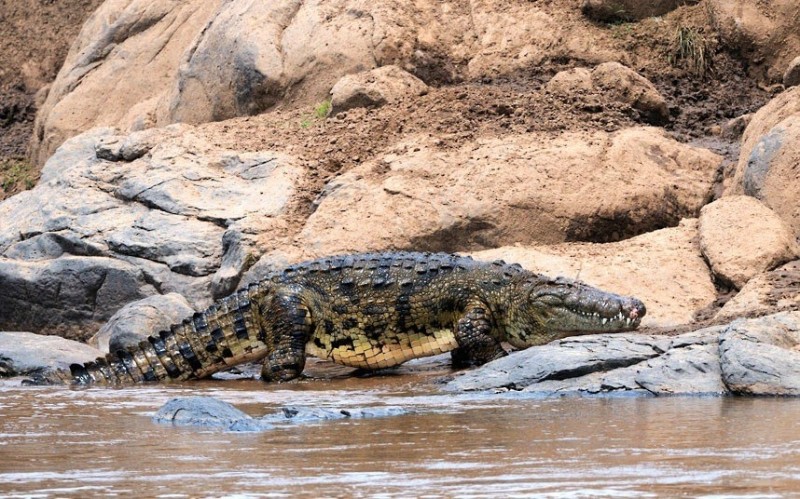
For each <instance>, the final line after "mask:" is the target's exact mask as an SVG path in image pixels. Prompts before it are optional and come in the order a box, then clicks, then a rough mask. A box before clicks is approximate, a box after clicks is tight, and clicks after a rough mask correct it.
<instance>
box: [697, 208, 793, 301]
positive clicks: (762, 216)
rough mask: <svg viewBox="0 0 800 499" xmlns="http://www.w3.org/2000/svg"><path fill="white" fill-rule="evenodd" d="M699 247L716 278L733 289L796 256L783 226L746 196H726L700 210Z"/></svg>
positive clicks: (787, 228) (769, 211)
mask: <svg viewBox="0 0 800 499" xmlns="http://www.w3.org/2000/svg"><path fill="white" fill-rule="evenodd" d="M700 247H701V249H702V251H703V256H705V258H706V259H707V260H708V262H709V264H710V265H711V270H712V271H713V272H714V274H715V275H716V276H717V278H719V279H720V280H721V281H723V282H725V283H729V284H732V285H733V286H735V287H736V288H737V289H741V287H742V286H744V285H745V284H746V283H747V281H748V280H750V278H752V277H753V276H755V275H756V274H760V273H762V272H765V271H767V270H772V269H774V268H775V267H777V266H779V265H782V264H784V263H786V262H788V261H790V260H794V259H795V258H797V257H798V256H800V248H798V245H797V242H796V241H795V238H794V234H792V232H791V230H790V229H789V227H788V226H787V225H786V223H785V222H784V221H783V220H781V219H780V218H779V217H778V216H777V215H776V214H775V213H774V212H773V211H772V210H770V209H769V208H767V207H766V206H764V205H763V204H762V203H760V202H759V201H758V200H757V199H755V198H752V197H749V196H728V197H724V198H722V199H719V200H717V201H715V202H713V203H711V204H709V205H706V206H704V207H703V209H702V210H701V211H700Z"/></svg>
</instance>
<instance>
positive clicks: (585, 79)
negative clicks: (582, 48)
mask: <svg viewBox="0 0 800 499" xmlns="http://www.w3.org/2000/svg"><path fill="white" fill-rule="evenodd" d="M545 89H546V90H547V91H548V92H551V93H554V94H557V95H560V96H562V97H567V96H573V95H575V94H578V93H580V92H591V91H592V90H593V89H594V85H593V84H592V72H591V71H589V70H588V69H586V68H572V69H567V70H566V71H560V72H558V73H556V74H555V76H553V77H552V78H550V81H548V82H547V84H546V85H545Z"/></svg>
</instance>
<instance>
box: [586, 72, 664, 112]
mask: <svg viewBox="0 0 800 499" xmlns="http://www.w3.org/2000/svg"><path fill="white" fill-rule="evenodd" d="M592 84H593V85H594V86H595V87H597V88H598V89H601V90H603V91H605V92H607V93H609V94H610V95H611V96H613V98H614V99H616V100H618V101H620V102H624V103H626V104H628V105H630V106H631V107H632V108H634V109H636V110H637V111H639V112H640V113H641V114H642V117H643V118H644V119H645V120H646V121H647V122H649V123H652V124H655V125H659V124H664V123H666V122H667V121H669V109H668V108H667V101H666V99H664V97H663V96H662V95H661V94H660V93H659V92H658V89H656V87H655V85H653V84H652V83H650V81H649V80H648V79H647V78H645V77H643V76H642V75H640V74H639V73H637V72H636V71H634V70H632V69H630V68H628V67H626V66H623V65H622V64H620V63H618V62H606V63H603V64H600V65H599V66H597V67H596V68H594V70H593V71H592Z"/></svg>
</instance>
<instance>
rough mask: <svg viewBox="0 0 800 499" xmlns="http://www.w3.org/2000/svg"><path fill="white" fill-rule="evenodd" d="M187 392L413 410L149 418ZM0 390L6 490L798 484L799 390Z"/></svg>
mask: <svg viewBox="0 0 800 499" xmlns="http://www.w3.org/2000/svg"><path fill="white" fill-rule="evenodd" d="M189 395H208V396H215V397H218V398H220V399H222V400H225V401H227V402H230V403H233V404H235V405H237V406H240V407H241V408H242V409H243V410H245V411H246V412H248V413H250V414H253V415H263V414H265V413H267V412H272V411H274V410H276V409H277V408H278V407H280V406H285V405H293V406H308V407H317V406H325V407H358V406H370V405H393V406H404V407H408V408H411V409H412V410H413V411H415V412H416V413H415V414H409V415H403V416H397V417H390V418H380V419H371V420H367V419H365V420H340V421H328V422H323V423H319V424H313V425H294V426H288V427H281V428H278V429H276V430H274V431H270V432H265V433H258V434H252V433H250V434H235V433H225V432H223V431H220V430H215V429H197V428H174V427H170V426H165V425H156V424H153V423H152V422H151V421H150V416H152V414H153V413H154V412H155V411H156V410H157V409H158V408H159V407H160V406H161V405H162V404H164V403H165V402H166V401H168V400H169V399H171V398H173V397H179V396H189ZM0 398H2V400H3V403H2V406H1V407H2V408H1V409H0V413H2V416H3V417H2V418H0V441H1V442H0V443H2V444H3V446H2V447H0V449H2V451H0V452H2V453H3V454H4V456H3V457H4V458H3V459H0V495H2V496H4V497H5V496H9V497H14V496H15V495H16V496H20V497H54V496H70V495H114V494H117V495H126V494H132V495H140V496H153V497H156V496H159V497H187V496H209V495H212V496H228V497H234V496H236V497H252V496H256V495H259V496H263V495H264V494H272V495H292V494H294V493H297V492H303V493H304V494H307V495H328V496H330V495H339V496H341V495H372V496H382V497H398V496H409V495H414V496H418V495H425V494H427V495H431V496H433V497H437V496H456V495H457V496H463V497H474V496H483V497H485V496H499V495H506V496H508V495H531V494H546V495H547V496H548V497H565V498H569V497H586V496H593V497H627V496H635V497H647V496H659V497H660V496H665V495H667V496H671V495H680V494H685V495H692V496H707V497H723V496H725V494H726V493H729V492H731V491H734V492H735V493H736V494H737V497H741V496H747V495H754V494H781V493H789V492H791V491H794V490H798V489H800V431H798V430H800V427H799V426H800V423H798V421H800V417H798V416H800V402H798V401H793V400H787V399H782V400H777V399H757V400H747V399H699V398H684V399H680V398H667V399H657V398H647V399H613V400H605V399H570V398H562V399H541V398H537V399H525V398H516V397H513V396H509V397H502V396H501V397H498V396H487V395H483V394H468V395H442V394H439V393H437V392H435V391H434V390H433V389H432V388H431V386H430V385H429V384H428V385H424V384H423V385H419V386H415V385H414V384H413V383H409V382H408V381H407V380H402V379H398V377H391V376H390V377H385V378H380V377H373V378H369V379H363V380H362V379H347V380H344V379H343V380H324V381H318V380H315V381H306V382H301V383H296V384H288V385H279V386H270V385H263V384H261V383H252V382H239V381H231V382H224V383H222V382H203V383H196V384H192V385H184V386H172V387H159V386H147V387H140V388H133V389H122V390H113V389H88V390H68V389H57V388H36V389H28V388H21V387H18V386H10V385H8V384H6V383H5V382H3V383H0ZM11 452H13V458H12V459H8V458H6V455H7V454H9V453H11Z"/></svg>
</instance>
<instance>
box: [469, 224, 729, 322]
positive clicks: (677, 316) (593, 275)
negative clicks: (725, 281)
mask: <svg viewBox="0 0 800 499" xmlns="http://www.w3.org/2000/svg"><path fill="white" fill-rule="evenodd" d="M697 238H698V237H697V221H696V220H685V221H683V222H682V223H681V224H680V226H679V227H673V228H668V229H662V230H659V231H655V232H651V233H649V234H643V235H641V236H637V237H634V238H631V239H627V240H625V241H620V242H616V243H608V244H590V243H567V244H560V245H555V246H538V247H532V248H526V247H517V246H507V247H502V248H496V249H491V250H486V251H479V252H476V253H473V256H474V257H475V258H477V259H481V260H487V261H491V260H496V259H503V260H505V261H507V262H516V263H519V264H520V265H522V266H523V267H524V268H526V269H528V270H531V271H534V272H539V273H542V274H546V275H551V276H557V275H563V276H567V277H572V278H576V277H577V278H579V279H580V280H582V281H585V282H587V283H589V284H591V285H593V286H597V287H599V288H601V289H605V290H608V291H612V292H614V293H618V294H623V295H633V296H636V297H637V298H639V299H640V300H642V301H643V302H644V303H645V305H646V306H647V315H646V316H645V318H644V319H643V322H642V325H643V326H652V327H670V326H678V325H681V324H688V323H691V322H693V321H694V318H695V315H696V314H697V312H698V311H700V310H702V309H704V308H706V307H707V306H709V305H710V304H711V303H712V302H713V301H714V299H715V298H716V296H717V293H716V289H715V288H714V283H713V279H712V276H711V273H710V272H709V269H708V267H707V266H706V264H705V262H704V260H703V257H702V255H701V254H700V247H699V245H698V243H697Z"/></svg>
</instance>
